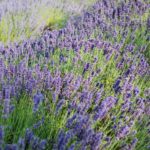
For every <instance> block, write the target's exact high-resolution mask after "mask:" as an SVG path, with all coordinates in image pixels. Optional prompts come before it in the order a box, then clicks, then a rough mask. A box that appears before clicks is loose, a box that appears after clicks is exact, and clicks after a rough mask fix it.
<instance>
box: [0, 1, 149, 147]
mask: <svg viewBox="0 0 150 150" xmlns="http://www.w3.org/2000/svg"><path fill="white" fill-rule="evenodd" d="M34 1H36V0H34ZM2 2H3V1H2ZM0 10H1V9H0ZM0 12H1V11H0ZM63 20H64V19H63ZM0 21H1V20H0ZM0 23H1V22H0ZM35 26H36V25H35ZM0 29H1V28H0ZM35 31H36V32H37V31H40V30H35ZM19 32H20V31H19ZM20 35H21V34H20ZM0 37H1V38H0V39H2V38H3V35H2V32H0ZM19 40H20V39H19ZM6 41H7V38H6ZM2 42H3V43H4V42H5V41H3V40H2ZM149 149H150V1H149V0H98V1H97V2H95V4H93V5H92V6H91V7H89V8H88V9H87V10H86V11H85V10H82V11H81V12H80V15H73V17H71V16H69V17H67V21H66V24H65V25H64V26H63V27H62V26H61V28H54V29H52V30H49V29H45V30H44V31H43V32H42V33H41V35H39V36H37V37H36V38H30V39H26V40H23V41H22V42H18V43H17V42H15V43H14V44H10V45H7V46H4V44H1V46H0V150H149Z"/></svg>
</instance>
